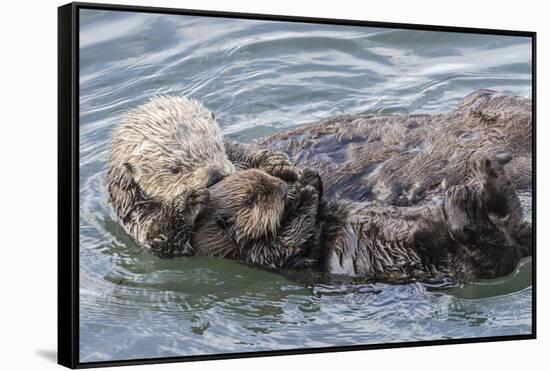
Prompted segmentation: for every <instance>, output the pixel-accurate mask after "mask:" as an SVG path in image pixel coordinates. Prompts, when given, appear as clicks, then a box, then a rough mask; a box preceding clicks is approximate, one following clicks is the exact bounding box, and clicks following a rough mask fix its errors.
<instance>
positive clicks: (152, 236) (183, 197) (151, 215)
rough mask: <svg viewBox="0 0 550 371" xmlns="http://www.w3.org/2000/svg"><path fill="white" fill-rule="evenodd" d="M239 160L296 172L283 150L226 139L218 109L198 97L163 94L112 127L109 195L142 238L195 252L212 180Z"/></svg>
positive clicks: (287, 174) (172, 250) (160, 250)
mask: <svg viewBox="0 0 550 371" xmlns="http://www.w3.org/2000/svg"><path fill="white" fill-rule="evenodd" d="M232 161H234V162H235V165H234V164H233V162H232ZM236 167H237V168H254V167H255V168H259V169H262V170H263V171H266V172H268V173H270V174H272V175H275V176H279V177H281V178H282V179H285V180H295V178H296V172H295V170H294V166H293V165H292V164H291V163H290V162H289V161H288V159H287V158H286V157H285V156H284V155H282V154H280V153H278V152H276V151H273V150H256V149H254V148H253V147H251V146H246V147H245V146H241V145H239V144H237V143H234V142H231V141H229V140H226V141H223V140H222V136H221V133H220V129H219V126H218V124H217V123H216V121H215V118H214V115H213V113H212V112H210V111H209V110H208V109H206V108H205V107H204V106H203V105H202V104H200V103H199V102H198V101H195V100H190V99H186V98H180V97H172V96H162V97H157V98H154V99H152V100H150V101H149V102H147V103H145V104H144V105H142V106H140V107H138V108H136V109H134V110H131V111H130V112H128V113H127V114H126V115H125V116H124V118H123V119H122V121H121V122H120V124H119V125H118V127H117V128H116V129H115V131H114V133H113V139H112V147H111V155H110V160H109V171H108V189H109V196H110V200H111V202H112V205H113V207H114V210H115V213H116V215H117V216H118V218H119V219H120V220H121V222H122V224H123V225H124V227H125V228H126V230H127V231H128V233H129V234H130V235H131V236H132V237H133V238H134V239H135V240H136V242H138V243H139V244H140V245H143V246H145V247H147V248H149V249H151V251H152V252H154V253H156V254H158V255H160V256H174V255H189V254H192V252H193V249H192V247H191V244H190V243H189V237H190V234H191V231H192V229H193V226H194V223H195V219H196V218H197V216H198V215H199V214H200V212H201V211H202V210H203V208H204V206H205V205H206V204H207V203H208V199H209V195H208V189H207V187H208V186H210V185H212V184H214V183H216V182H217V181H219V180H220V179H222V178H223V177H224V176H226V175H228V174H231V173H233V172H234V171H235V168H236Z"/></svg>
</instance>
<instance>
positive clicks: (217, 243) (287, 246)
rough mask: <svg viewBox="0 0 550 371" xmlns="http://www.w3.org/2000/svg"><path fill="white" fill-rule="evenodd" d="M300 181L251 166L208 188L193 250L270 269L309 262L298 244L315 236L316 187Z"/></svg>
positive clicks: (310, 183)
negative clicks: (284, 179) (286, 181)
mask: <svg viewBox="0 0 550 371" xmlns="http://www.w3.org/2000/svg"><path fill="white" fill-rule="evenodd" d="M304 179H305V178H304V177H300V178H298V181H297V182H295V183H291V184H290V185H289V184H287V183H285V182H284V181H282V180H280V179H278V178H275V177H273V176H270V175H268V174H266V173H264V172H262V171H259V170H254V169H252V170H243V171H240V172H238V173H235V174H232V175H229V176H227V177H226V178H224V179H223V180H222V181H221V182H219V183H217V184H215V185H214V186H212V187H210V195H211V197H210V202H209V204H208V207H207V208H206V210H205V212H204V213H203V214H202V216H201V217H199V220H198V221H197V224H196V230H195V233H194V234H193V238H192V245H193V246H194V248H195V251H196V253H197V254H199V255H207V256H218V257H224V258H229V259H237V260H240V261H244V262H247V263H252V264H259V265H262V266H264V267H269V268H273V269H279V268H283V267H293V268H298V267H303V266H304V265H307V264H309V263H310V259H307V258H306V253H307V252H306V251H305V250H304V249H303V248H302V247H303V246H304V245H305V244H306V243H307V242H308V241H309V240H311V239H313V238H316V237H318V235H317V231H316V226H317V220H316V218H317V213H318V208H319V190H318V188H314V185H315V184H313V182H311V181H308V182H304ZM289 188H290V189H289Z"/></svg>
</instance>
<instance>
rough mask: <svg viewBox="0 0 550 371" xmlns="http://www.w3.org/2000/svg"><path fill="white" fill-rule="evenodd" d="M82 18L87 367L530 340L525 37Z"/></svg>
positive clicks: (82, 349) (173, 17)
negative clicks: (464, 341) (457, 341)
mask: <svg viewBox="0 0 550 371" xmlns="http://www.w3.org/2000/svg"><path fill="white" fill-rule="evenodd" d="M78 17H79V18H78V19H79V28H78V37H79V39H78V40H79V50H78V58H79V59H78V66H79V71H78V72H79V82H78V84H79V101H78V102H79V103H78V104H79V137H78V140H79V143H78V148H79V160H78V161H79V235H78V241H79V252H78V254H79V255H78V258H79V302H78V308H79V312H78V313H79V328H78V334H79V358H80V362H83V363H86V362H100V361H117V360H137V359H149V358H159V357H184V356H197V355H219V354H235V353H249V352H259V351H280V350H296V349H306V348H307V349H316V348H327V347H340V346H354V345H391V344H397V343H413V342H418V341H433V340H443V339H478V338H493V337H502V336H510V335H525V334H531V333H532V332H533V313H532V312H533V307H532V305H533V282H532V269H533V268H532V255H533V226H532V215H533V206H532V200H533V173H532V168H533V167H532V162H533V118H532V98H533V97H532V92H533V88H532V86H533V76H532V71H533V69H532V64H533V55H532V38H531V37H523V36H513V35H498V34H490V33H472V32H451V31H449V32H443V31H435V30H422V29H405V28H391V27H384V26H380V27H374V26H371V27H367V26H351V25H338V24H321V23H311V22H290V21H274V20H259V19H239V18H230V17H213V16H207V15H179V14H159V13H152V12H139V11H122V10H118V11H117V10H101V9H80V10H79V12H78Z"/></svg>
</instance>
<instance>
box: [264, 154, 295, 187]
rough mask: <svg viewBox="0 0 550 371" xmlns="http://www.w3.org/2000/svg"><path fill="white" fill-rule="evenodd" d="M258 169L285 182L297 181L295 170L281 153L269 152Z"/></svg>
mask: <svg viewBox="0 0 550 371" xmlns="http://www.w3.org/2000/svg"><path fill="white" fill-rule="evenodd" d="M259 169H260V170H262V171H265V172H266V173H268V174H269V175H273V176H274V177H277V178H280V179H282V180H285V181H287V182H295V181H296V179H298V172H297V170H296V168H295V167H294V165H293V164H292V162H290V160H289V159H287V158H286V157H285V156H284V155H283V154H282V153H278V152H270V153H269V154H268V155H266V158H265V159H264V161H263V163H262V165H261V166H260V167H259Z"/></svg>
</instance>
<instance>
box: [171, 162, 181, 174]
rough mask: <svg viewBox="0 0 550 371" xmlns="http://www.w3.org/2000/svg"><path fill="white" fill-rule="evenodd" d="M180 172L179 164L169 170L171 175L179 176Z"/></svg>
mask: <svg viewBox="0 0 550 371" xmlns="http://www.w3.org/2000/svg"><path fill="white" fill-rule="evenodd" d="M180 171H181V165H179V164H178V165H174V166H172V167H171V168H170V172H171V173H172V174H179V173H180Z"/></svg>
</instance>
